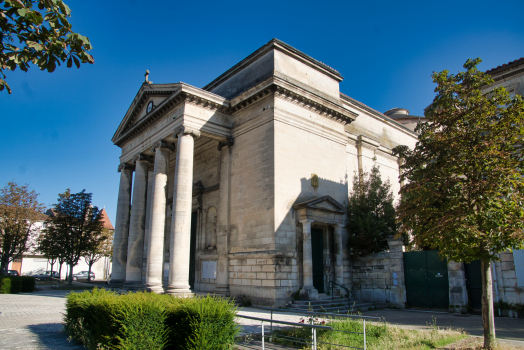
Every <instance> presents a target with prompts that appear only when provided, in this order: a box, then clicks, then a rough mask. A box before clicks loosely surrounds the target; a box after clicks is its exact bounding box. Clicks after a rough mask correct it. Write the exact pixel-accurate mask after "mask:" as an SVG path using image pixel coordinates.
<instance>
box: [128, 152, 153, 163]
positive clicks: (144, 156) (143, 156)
mask: <svg viewBox="0 0 524 350" xmlns="http://www.w3.org/2000/svg"><path fill="white" fill-rule="evenodd" d="M133 161H134V162H135V163H136V162H140V161H145V162H148V163H149V164H151V163H153V162H154V161H155V157H153V156H148V155H147V154H144V153H139V154H137V155H136V156H135V157H134V158H133Z"/></svg>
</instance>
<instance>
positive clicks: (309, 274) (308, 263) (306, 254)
mask: <svg viewBox="0 0 524 350" xmlns="http://www.w3.org/2000/svg"><path fill="white" fill-rule="evenodd" d="M301 223H302V235H303V238H302V247H303V248H302V270H303V272H304V285H303V286H302V289H301V290H300V299H303V300H317V299H318V291H317V290H316V289H315V287H313V251H312V247H311V221H307V220H305V221H301Z"/></svg>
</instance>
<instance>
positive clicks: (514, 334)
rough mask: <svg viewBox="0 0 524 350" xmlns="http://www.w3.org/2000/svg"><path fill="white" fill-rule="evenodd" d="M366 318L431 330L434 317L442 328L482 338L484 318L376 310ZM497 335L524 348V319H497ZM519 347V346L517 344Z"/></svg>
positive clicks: (412, 311)
mask: <svg viewBox="0 0 524 350" xmlns="http://www.w3.org/2000/svg"><path fill="white" fill-rule="evenodd" d="M362 314H363V315H365V316H379V317H384V318H385V320H386V321H387V322H388V323H390V324H392V325H397V326H399V327H405V328H410V329H431V324H432V316H433V317H435V318H436V322H437V326H439V327H440V328H447V327H450V326H451V327H453V328H455V329H456V328H462V329H463V330H465V331H466V332H467V333H469V334H471V335H476V336H482V335H483V334H484V333H483V329H482V316H477V315H454V314H450V313H448V312H438V311H434V312H432V311H421V310H411V309H408V310H388V309H386V310H376V311H366V312H363V313H362ZM495 334H496V336H497V338H499V339H508V340H515V341H519V342H522V343H521V344H520V345H522V346H524V319H519V318H508V317H495ZM515 345H517V344H515Z"/></svg>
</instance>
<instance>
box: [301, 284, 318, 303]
mask: <svg viewBox="0 0 524 350" xmlns="http://www.w3.org/2000/svg"><path fill="white" fill-rule="evenodd" d="M300 300H318V290H316V289H315V287H312V286H307V287H302V289H301V290H300Z"/></svg>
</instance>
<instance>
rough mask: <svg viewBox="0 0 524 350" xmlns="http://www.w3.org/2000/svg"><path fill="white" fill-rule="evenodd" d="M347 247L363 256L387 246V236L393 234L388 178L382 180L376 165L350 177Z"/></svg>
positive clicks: (392, 211)
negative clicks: (351, 182)
mask: <svg viewBox="0 0 524 350" xmlns="http://www.w3.org/2000/svg"><path fill="white" fill-rule="evenodd" d="M348 202H349V204H348V220H347V225H346V227H347V230H348V235H349V241H348V247H349V248H350V249H351V251H352V253H353V254H358V255H366V254H372V253H378V252H381V251H383V250H386V249H388V236H389V235H394V234H395V233H396V224H395V220H396V213H395V207H394V205H393V193H392V192H391V184H390V183H389V180H388V181H386V182H383V181H382V179H381V177H380V172H379V168H378V167H377V166H373V168H372V169H371V173H369V174H363V176H362V177H361V178H359V177H358V176H355V177H354V178H353V192H352V193H351V194H350V196H349V200H348Z"/></svg>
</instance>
